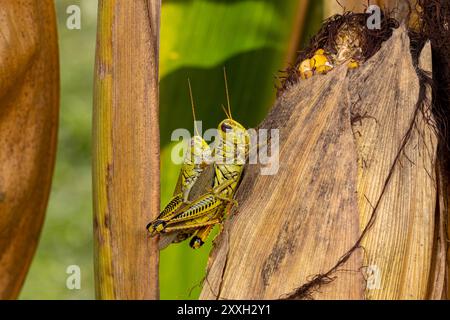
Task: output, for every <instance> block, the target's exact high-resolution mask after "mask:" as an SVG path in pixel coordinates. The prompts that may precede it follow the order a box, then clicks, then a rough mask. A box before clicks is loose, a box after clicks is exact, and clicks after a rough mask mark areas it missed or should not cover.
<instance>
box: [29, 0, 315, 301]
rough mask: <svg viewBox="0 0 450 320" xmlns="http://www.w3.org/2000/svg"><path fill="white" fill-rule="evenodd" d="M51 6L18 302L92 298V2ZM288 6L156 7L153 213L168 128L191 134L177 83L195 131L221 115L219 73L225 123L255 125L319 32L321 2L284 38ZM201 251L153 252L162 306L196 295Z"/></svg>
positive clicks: (185, 0) (173, 1)
mask: <svg viewBox="0 0 450 320" xmlns="http://www.w3.org/2000/svg"><path fill="white" fill-rule="evenodd" d="M300 1H301V2H302V1H304V0H300ZM55 3H56V8H57V16H58V32H59V40H60V42H59V46H60V63H61V115H60V129H59V140H58V154H57V162H56V171H55V176H54V181H53V186H52V192H51V196H50V203H49V208H48V212H47V218H46V221H45V225H44V229H43V232H42V236H41V240H40V243H39V247H38V250H37V253H36V256H35V259H34V261H33V263H32V266H31V269H30V272H29V274H28V277H27V279H26V282H25V286H24V288H23V290H22V294H21V298H22V299H93V298H94V297H95V294H94V283H93V281H94V280H93V279H94V276H93V239H92V195H91V190H92V186H91V115H92V83H93V72H94V56H95V38H96V19H97V1H96V0H56V1H55ZM73 4H76V5H79V6H80V8H81V14H82V15H81V22H82V25H81V30H68V29H67V28H66V19H67V17H68V14H67V13H66V8H67V7H68V6H69V5H73ZM298 8H299V0H283V1H280V0H167V1H164V0H163V7H162V18H161V21H162V26H161V61H160V63H161V88H160V90H161V105H160V114H161V116H160V121H161V205H165V204H166V203H167V201H168V200H169V199H170V196H171V194H172V192H173V188H174V186H175V183H176V179H177V176H178V169H179V168H178V167H176V166H175V165H173V163H172V162H171V161H170V151H171V147H172V146H173V145H174V142H171V141H170V134H171V132H172V131H173V130H174V129H176V128H188V129H189V130H191V132H192V116H191V111H190V104H189V95H188V91H187V78H188V77H189V78H190V79H191V82H192V86H193V91H194V97H195V100H196V105H197V118H198V120H202V121H203V129H204V130H205V129H207V128H211V127H215V126H216V125H217V123H218V122H219V121H220V120H221V119H223V117H224V114H223V112H222V111H221V108H220V105H221V104H224V103H225V102H226V100H225V95H224V82H223V78H222V68H223V67H224V66H225V67H226V68H227V72H228V81H229V86H230V95H231V103H232V111H233V117H234V118H236V119H237V120H238V121H240V122H241V123H242V124H244V125H245V126H247V127H253V126H256V125H257V124H258V123H259V122H260V121H261V120H262V119H263V118H264V116H265V114H266V113H267V110H268V109H269V108H270V106H271V104H272V103H273V101H274V98H275V83H276V75H278V72H279V70H281V69H283V68H285V67H286V66H287V64H288V62H289V61H288V57H289V51H291V53H292V52H293V51H295V50H296V49H297V47H298V46H299V45H298V43H299V42H298V40H299V39H301V40H302V42H303V43H304V42H305V41H306V40H307V39H308V37H309V35H310V34H312V33H313V32H314V31H316V30H317V28H318V27H319V25H320V22H321V18H322V12H323V11H322V1H318V0H314V1H309V6H307V11H306V17H305V23H300V24H297V26H300V27H303V28H302V32H300V33H299V35H298V36H297V37H293V32H294V25H295V22H296V21H298V19H300V18H301V17H300V15H298V11H299V10H298ZM300 20H301V19H300ZM300 43H301V42H300ZM293 45H294V47H293ZM289 48H290V49H289ZM210 249H211V242H210V241H209V242H208V243H207V244H206V245H205V246H204V247H203V248H202V249H200V250H197V251H194V250H192V249H190V248H189V246H188V243H187V242H185V243H181V244H178V245H172V246H170V247H169V248H167V249H165V250H163V251H162V252H161V264H160V284H161V298H162V299H196V298H197V297H198V294H199V293H200V288H199V286H198V285H199V284H200V282H201V280H202V278H203V276H204V273H205V267H206V261H207V257H208V253H209V250H210ZM69 265H78V266H80V268H81V277H82V280H81V289H80V290H69V289H67V288H66V279H67V276H68V275H67V274H66V268H67V267H68V266H69ZM191 289H193V290H191Z"/></svg>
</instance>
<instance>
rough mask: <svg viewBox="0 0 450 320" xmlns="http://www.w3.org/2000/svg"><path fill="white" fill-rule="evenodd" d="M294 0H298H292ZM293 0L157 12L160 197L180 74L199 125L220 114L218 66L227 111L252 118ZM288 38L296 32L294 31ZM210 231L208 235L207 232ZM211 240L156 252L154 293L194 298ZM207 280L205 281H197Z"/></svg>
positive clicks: (215, 1) (271, 87)
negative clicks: (158, 262) (228, 106)
mask: <svg viewBox="0 0 450 320" xmlns="http://www.w3.org/2000/svg"><path fill="white" fill-rule="evenodd" d="M300 1H302V0H300ZM299 4H300V2H299V0H283V1H280V0H252V1H244V0H242V1H240V0H191V1H188V0H185V1H183V0H176V1H175V0H172V1H167V2H163V6H162V17H161V23H162V25H161V66H160V68H161V69H160V73H161V87H160V95H161V99H160V101H161V104H160V125H161V148H162V157H161V183H162V186H161V200H162V201H161V205H165V204H166V203H167V202H168V200H169V199H170V197H171V195H172V192H173V189H174V188H175V184H176V179H177V176H178V170H179V168H178V167H177V166H175V165H174V164H173V163H172V161H171V156H170V155H171V148H172V147H173V145H174V143H173V142H171V139H170V136H171V133H172V131H173V130H175V129H177V128H188V129H189V130H191V132H192V131H193V130H192V128H193V121H192V115H191V108H190V102H189V94H188V87H187V79H188V78H190V80H191V82H192V86H193V92H194V98H195V101H196V113H197V120H202V121H203V131H204V130H206V129H208V128H215V127H216V126H217V124H218V123H219V122H220V121H221V120H222V119H223V118H224V117H225V115H224V113H223V111H222V109H221V107H220V105H221V104H226V98H225V89H224V88H225V87H224V80H223V75H222V68H223V67H224V66H225V67H226V69H227V73H228V81H229V89H230V96H231V105H232V112H233V118H235V119H236V120H238V121H239V122H241V123H242V124H243V125H244V126H246V127H254V126H256V125H257V124H258V123H259V122H260V121H261V120H262V119H263V118H264V116H265V115H266V113H267V110H268V108H269V107H270V106H271V104H272V103H273V101H274V98H275V76H276V75H277V74H278V71H279V70H281V69H282V68H284V67H286V65H287V63H288V61H286V59H287V56H288V48H289V44H290V43H289V42H290V38H291V34H292V32H293V30H292V29H293V25H294V20H295V19H296V18H297V12H298V8H299ZM294 40H296V39H294ZM211 238H212V237H211ZM210 248H211V241H208V243H207V244H206V245H205V246H204V247H203V248H201V249H199V250H196V251H194V250H192V249H190V248H189V246H188V243H187V242H183V243H181V244H177V245H171V246H169V248H167V249H165V250H163V251H162V252H161V265H160V285H161V298H162V299H180V298H182V299H189V298H191V299H195V298H197V297H198V294H199V292H200V290H199V288H198V287H197V288H196V289H195V290H193V292H192V294H191V296H189V291H190V289H191V288H193V287H194V286H196V285H198V284H199V283H200V282H201V280H202V278H203V276H204V274H205V268H206V261H207V257H208V254H209V250H210ZM205 285H207V284H205Z"/></svg>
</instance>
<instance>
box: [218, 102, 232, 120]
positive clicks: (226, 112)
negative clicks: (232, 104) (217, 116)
mask: <svg viewBox="0 0 450 320" xmlns="http://www.w3.org/2000/svg"><path fill="white" fill-rule="evenodd" d="M220 106H221V107H222V110H223V112H225V115H226V116H227V118H231V117H230V115H228V111H227V109H225V107H224V106H223V104H221V105H220Z"/></svg>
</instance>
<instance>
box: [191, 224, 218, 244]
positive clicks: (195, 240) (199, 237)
mask: <svg viewBox="0 0 450 320" xmlns="http://www.w3.org/2000/svg"><path fill="white" fill-rule="evenodd" d="M213 228H214V225H209V226H204V227H202V228H200V229H199V230H198V231H197V233H196V234H195V235H194V236H193V237H192V239H191V241H190V242H189V246H190V247H191V248H192V249H198V248H200V247H201V246H203V245H204V244H205V242H206V239H208V237H209V235H210V233H211V231H212V229H213Z"/></svg>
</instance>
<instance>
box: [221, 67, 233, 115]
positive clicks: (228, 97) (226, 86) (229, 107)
mask: <svg viewBox="0 0 450 320" xmlns="http://www.w3.org/2000/svg"><path fill="white" fill-rule="evenodd" d="M223 78H224V80H225V92H226V94H227V105H228V114H227V116H228V117H230V119H231V120H233V118H232V117H231V106H230V94H229V92H228V80H227V70H226V69H225V67H223Z"/></svg>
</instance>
